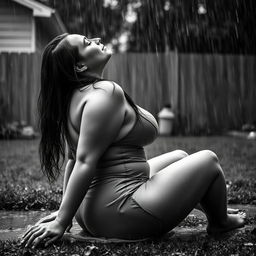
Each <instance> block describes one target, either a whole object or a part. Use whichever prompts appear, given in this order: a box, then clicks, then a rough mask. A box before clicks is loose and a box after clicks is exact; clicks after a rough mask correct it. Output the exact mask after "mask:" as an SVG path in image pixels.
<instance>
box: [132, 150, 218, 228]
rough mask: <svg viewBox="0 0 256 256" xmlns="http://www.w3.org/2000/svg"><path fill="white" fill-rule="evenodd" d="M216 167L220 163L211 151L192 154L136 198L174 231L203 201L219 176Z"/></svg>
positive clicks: (152, 180)
mask: <svg viewBox="0 0 256 256" xmlns="http://www.w3.org/2000/svg"><path fill="white" fill-rule="evenodd" d="M215 163H216V165H217V163H218V159H217V157H216V155H215V154H214V153H213V152H211V151H208V150H204V151H200V152H197V153H194V154H191V155H189V156H187V157H185V158H183V159H182V160H180V161H176V162H174V163H172V164H170V165H168V166H167V167H165V168H163V169H162V170H160V171H159V172H158V173H156V174H155V175H154V176H152V178H150V179H149V180H148V181H147V182H145V183H144V184H143V185H142V186H140V187H139V188H138V190H137V191H136V192H135V193H134V194H133V196H132V197H133V198H134V199H135V201H136V202H137V203H138V204H139V205H140V206H141V207H142V208H143V209H144V210H146V211H148V212H149V213H151V214H152V215H154V216H156V217H158V218H159V219H162V220H163V221H164V222H165V223H166V225H168V228H170V229H171V228H173V227H174V226H176V225H177V224H178V223H179V222H180V221H181V220H183V219H184V218H185V217H186V216H187V215H188V214H189V212H190V211H191V210H192V209H193V208H194V207H195V206H196V204H197V203H198V202H200V201H201V199H202V197H203V195H204V194H205V193H206V191H207V189H208V187H209V184H210V183H211V182H212V180H213V179H214V178H215V177H216V176H217V174H218V171H216V170H217V168H216V167H215V166H214V164H215Z"/></svg>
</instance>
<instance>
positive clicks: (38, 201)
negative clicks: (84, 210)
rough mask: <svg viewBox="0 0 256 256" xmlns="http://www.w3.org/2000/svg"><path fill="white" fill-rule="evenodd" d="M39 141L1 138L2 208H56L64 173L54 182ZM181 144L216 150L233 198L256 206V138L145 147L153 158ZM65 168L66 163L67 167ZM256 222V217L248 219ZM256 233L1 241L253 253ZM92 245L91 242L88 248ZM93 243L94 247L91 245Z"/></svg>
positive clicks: (72, 249) (190, 149) (179, 140)
mask: <svg viewBox="0 0 256 256" xmlns="http://www.w3.org/2000/svg"><path fill="white" fill-rule="evenodd" d="M38 142H39V141H38V140H16V141H0V209H1V210H3V209H6V210H30V209H31V210H32V209H33V210H42V209H47V210H54V209H57V208H58V205H59V202H60V200H61V195H62V177H60V178H59V180H58V181H57V182H56V183H54V184H52V185H49V184H48V182H47V180H46V178H45V177H44V176H43V175H42V173H41V172H40V166H39V159H38V153H37V152H38ZM175 149H182V150H185V151H186V152H187V153H189V154H191V153H194V152H196V151H199V150H203V149H210V150H212V151H214V152H215V153H216V154H217V155H218V157H219V160H220V163H221V165H222V167H223V170H224V172H225V176H226V180H227V181H229V182H230V184H231V186H230V189H229V191H228V202H229V203H232V204H233V203H238V204H251V205H256V189H255V188H256V141H252V140H246V139H240V138H234V137H168V138H167V137H159V138H158V139H157V140H156V141H155V142H154V143H153V144H151V145H148V146H147V147H145V150H146V153H147V157H148V158H151V157H154V156H157V155H159V154H162V153H165V152H168V151H172V150H175ZM63 167H64V166H63ZM248 222H249V223H250V224H255V218H251V219H249V220H248ZM201 223H202V224H205V222H204V221H203V220H200V219H195V220H193V221H191V219H190V220H185V221H183V222H182V223H181V225H183V226H197V225H199V224H201ZM253 239H254V241H255V234H252V233H250V232H249V233H248V232H244V233H243V234H238V235H235V236H233V237H232V238H228V239H226V240H221V241H216V240H212V239H210V238H204V239H200V238H197V237H195V238H194V239H192V240H190V241H180V240H179V239H176V240H164V239H163V240H160V241H151V242H143V243H142V242H141V243H134V244H126V245H96V247H90V246H92V245H91V244H90V243H88V244H85V243H83V244H80V243H78V242H76V243H68V242H59V243H57V245H56V246H51V247H49V248H48V249H43V248H41V249H40V250H37V251H36V252H35V251H32V250H25V249H22V248H20V247H19V245H18V243H17V242H16V241H14V242H8V241H7V242H0V251H1V252H3V253H4V255H59V253H60V252H61V251H62V254H63V255H72V254H73V255H203V254H205V253H207V254H208V253H209V254H211V255H219V254H224V255H226V254H227V252H228V255H230V254H241V255H253V254H252V252H253V249H255V243H254V246H251V245H250V242H251V241H253ZM86 246H87V247H86ZM88 246H89V247H88Z"/></svg>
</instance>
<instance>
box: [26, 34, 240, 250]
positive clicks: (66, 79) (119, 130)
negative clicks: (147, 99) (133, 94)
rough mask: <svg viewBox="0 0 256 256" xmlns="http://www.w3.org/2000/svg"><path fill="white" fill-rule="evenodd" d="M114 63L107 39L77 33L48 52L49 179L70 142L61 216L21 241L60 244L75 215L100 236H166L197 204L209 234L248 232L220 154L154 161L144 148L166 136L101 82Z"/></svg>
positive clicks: (44, 162)
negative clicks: (234, 207)
mask: <svg viewBox="0 0 256 256" xmlns="http://www.w3.org/2000/svg"><path fill="white" fill-rule="evenodd" d="M110 57H111V53H110V52H109V51H108V50H107V49H106V47H105V46H104V45H103V44H101V43H100V40H99V39H98V38H95V39H88V38H86V37H84V36H81V35H77V34H64V35H61V36H58V37H56V38H55V39H53V40H52V41H51V42H50V43H49V44H48V45H47V46H46V48H45V50H44V53H43V61H42V70H41V71H42V72H41V91H40V96H39V112H40V128H41V133H42V137H41V141H40V147H39V152H40V159H41V166H42V170H43V171H44V172H45V173H46V175H47V176H48V178H49V179H50V180H54V179H55V178H56V177H57V176H58V173H59V171H60V166H59V160H60V159H61V158H62V159H63V157H64V156H65V142H67V146H68V158H69V159H68V162H67V164H66V168H65V175H64V185H63V198H62V202H61V205H60V208H59V210H58V211H57V212H56V213H55V214H52V215H50V216H48V217H46V218H44V219H42V220H41V221H39V222H38V223H37V224H35V225H34V226H33V227H31V228H30V229H29V230H28V231H27V232H26V233H25V234H24V236H23V241H22V243H23V244H26V245H27V246H29V245H33V246H34V247H35V246H37V245H38V244H39V243H41V242H46V245H48V244H50V243H52V242H54V241H55V240H57V239H58V238H60V237H61V236H62V235H63V233H64V232H65V230H67V229H68V227H70V224H71V223H72V219H73V217H74V216H75V218H76V220H77V221H78V223H79V224H80V226H81V227H82V229H83V230H84V231H86V232H89V233H90V234H91V235H93V236H97V237H105V238H121V239H140V238H147V237H153V236H159V235H162V234H164V233H165V232H168V231H170V230H171V229H173V228H174V227H175V226H176V225H177V224H178V223H179V222H181V221H182V220H183V219H184V218H185V217H186V216H187V215H188V214H189V213H190V211H191V210H192V209H193V208H195V207H197V208H200V209H201V210H202V211H204V212H205V214H206V216H207V220H208V226H207V232H208V233H209V234H212V235H216V234H220V233H223V232H227V231H229V230H232V229H235V228H239V227H241V226H243V225H244V219H243V216H242V215H240V214H230V213H228V212H227V197H226V184H225V179H224V174H223V171H222V169H221V166H220V164H219V161H218V158H217V156H216V155H215V154H214V153H213V152H211V151H209V150H204V151H200V152H197V153H195V154H192V155H189V156H188V154H187V153H185V152H184V151H181V150H176V151H173V152H169V153H165V154H162V155H160V156H157V157H154V158H152V159H149V160H147V159H146V156H145V152H144V149H143V146H145V145H147V144H150V143H152V142H153V141H154V140H155V138H156V137H157V132H158V126H157V122H156V120H155V118H154V117H153V116H152V115H151V114H150V113H149V112H147V111H146V110H144V109H143V108H141V107H139V106H137V105H135V104H134V102H133V101H132V99H131V98H130V97H129V96H128V95H127V94H126V93H125V92H124V91H123V89H122V88H121V87H120V86H119V85H117V84H116V83H114V82H111V81H107V80H104V79H102V72H103V69H104V67H105V65H106V63H107V62H108V60H109V58H110ZM131 64H132V63H131ZM62 163H63V162H62ZM234 212H235V211H234Z"/></svg>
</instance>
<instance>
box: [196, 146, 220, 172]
mask: <svg viewBox="0 0 256 256" xmlns="http://www.w3.org/2000/svg"><path fill="white" fill-rule="evenodd" d="M200 153H201V154H202V158H203V159H204V161H205V162H206V169H207V171H208V172H209V171H210V172H212V173H213V174H217V175H219V174H221V173H223V171H222V168H221V166H220V164H219V158H218V156H217V155H216V154H215V153H214V152H213V151H211V150H202V151H200Z"/></svg>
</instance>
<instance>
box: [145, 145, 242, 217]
mask: <svg viewBox="0 0 256 256" xmlns="http://www.w3.org/2000/svg"><path fill="white" fill-rule="evenodd" d="M187 156H188V153H186V152H185V151H183V150H179V149H178V150H174V151H171V152H167V153H164V154H161V155H158V156H155V157H153V158H151V159H149V160H148V164H149V166H150V175H149V177H152V176H153V175H155V174H156V173H158V172H159V171H161V170H162V169H164V168H165V167H167V166H168V165H170V164H172V163H174V162H177V161H179V160H181V159H183V158H184V157H187ZM195 209H197V210H200V211H202V212H204V209H203V208H202V206H201V205H200V203H198V204H197V205H196V206H195ZM227 212H228V213H232V214H238V213H239V209H233V208H227ZM204 213H205V212H204Z"/></svg>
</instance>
